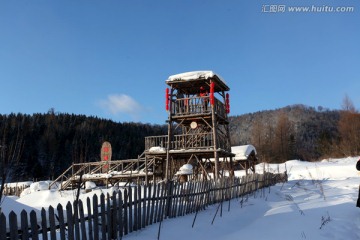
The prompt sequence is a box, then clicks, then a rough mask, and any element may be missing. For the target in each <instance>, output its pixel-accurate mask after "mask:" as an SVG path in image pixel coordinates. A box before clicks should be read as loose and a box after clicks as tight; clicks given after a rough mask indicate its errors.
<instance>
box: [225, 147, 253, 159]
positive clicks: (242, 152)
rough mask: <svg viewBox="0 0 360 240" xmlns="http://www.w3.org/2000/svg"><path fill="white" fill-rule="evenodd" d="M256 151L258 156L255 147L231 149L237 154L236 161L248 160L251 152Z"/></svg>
mask: <svg viewBox="0 0 360 240" xmlns="http://www.w3.org/2000/svg"><path fill="white" fill-rule="evenodd" d="M252 151H254V153H255V155H256V149H255V147H254V146H253V145H242V146H234V147H231V152H232V153H234V154H235V158H234V159H235V160H246V159H248V157H249V155H250V154H251V152H252Z"/></svg>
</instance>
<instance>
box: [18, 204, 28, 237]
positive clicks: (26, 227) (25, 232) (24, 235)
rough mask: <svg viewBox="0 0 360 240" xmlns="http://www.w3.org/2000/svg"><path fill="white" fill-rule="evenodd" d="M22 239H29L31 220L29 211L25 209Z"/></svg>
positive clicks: (22, 212) (22, 217) (22, 214)
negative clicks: (29, 220) (28, 214)
mask: <svg viewBox="0 0 360 240" xmlns="http://www.w3.org/2000/svg"><path fill="white" fill-rule="evenodd" d="M20 216H21V239H24V240H25V239H29V222H28V216H27V212H26V211H25V210H22V211H21V214H20Z"/></svg>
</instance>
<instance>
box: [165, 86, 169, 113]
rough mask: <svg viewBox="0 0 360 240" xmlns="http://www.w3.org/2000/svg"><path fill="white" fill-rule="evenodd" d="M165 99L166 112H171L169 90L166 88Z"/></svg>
mask: <svg viewBox="0 0 360 240" xmlns="http://www.w3.org/2000/svg"><path fill="white" fill-rule="evenodd" d="M165 98H166V100H165V109H166V111H169V89H168V88H166V90H165Z"/></svg>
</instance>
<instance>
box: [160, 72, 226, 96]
mask: <svg viewBox="0 0 360 240" xmlns="http://www.w3.org/2000/svg"><path fill="white" fill-rule="evenodd" d="M210 80H211V81H213V82H214V83H215V89H214V90H215V92H220V91H229V90H230V88H229V87H228V86H227V85H226V82H225V81H224V79H223V78H222V77H220V76H219V75H218V74H216V73H215V72H213V71H193V72H185V73H179V74H175V75H171V76H169V78H168V79H167V80H166V84H168V85H169V86H172V87H173V88H177V89H180V88H181V89H184V88H185V89H188V91H189V92H188V93H192V92H193V91H196V92H197V91H198V88H199V86H202V85H204V84H203V82H207V83H208V86H209V83H210ZM205 87H206V86H205Z"/></svg>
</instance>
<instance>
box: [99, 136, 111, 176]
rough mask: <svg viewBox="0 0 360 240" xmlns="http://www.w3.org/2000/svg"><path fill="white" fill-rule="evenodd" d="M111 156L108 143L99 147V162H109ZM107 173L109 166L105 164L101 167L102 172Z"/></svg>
mask: <svg viewBox="0 0 360 240" xmlns="http://www.w3.org/2000/svg"><path fill="white" fill-rule="evenodd" d="M111 154H112V149H111V144H110V143H109V142H104V143H103V144H102V146H101V152H100V158H101V161H111ZM108 171H109V164H105V165H104V166H103V167H102V172H103V173H106V172H108Z"/></svg>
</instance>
